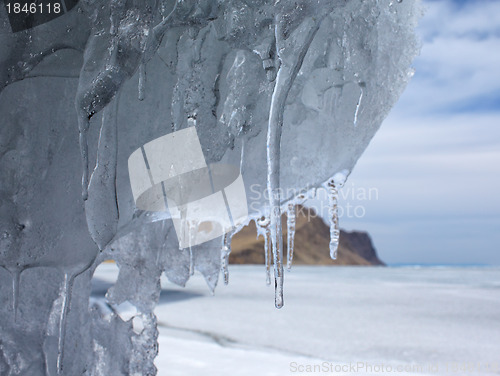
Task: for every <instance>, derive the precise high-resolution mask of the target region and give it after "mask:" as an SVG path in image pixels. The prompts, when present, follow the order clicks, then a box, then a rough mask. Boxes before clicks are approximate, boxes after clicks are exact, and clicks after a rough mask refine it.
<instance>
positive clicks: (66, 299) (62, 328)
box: [57, 273, 75, 375]
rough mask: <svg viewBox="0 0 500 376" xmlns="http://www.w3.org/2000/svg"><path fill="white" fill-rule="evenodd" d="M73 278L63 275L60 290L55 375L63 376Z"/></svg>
mask: <svg viewBox="0 0 500 376" xmlns="http://www.w3.org/2000/svg"><path fill="white" fill-rule="evenodd" d="M74 279H75V277H74V276H73V275H69V274H67V273H65V274H64V282H63V286H62V289H61V296H62V298H63V302H62V307H61V316H60V319H59V342H58V351H57V374H58V375H62V374H63V361H64V343H65V340H66V323H67V320H68V312H69V307H70V304H71V293H72V290H73V282H74Z"/></svg>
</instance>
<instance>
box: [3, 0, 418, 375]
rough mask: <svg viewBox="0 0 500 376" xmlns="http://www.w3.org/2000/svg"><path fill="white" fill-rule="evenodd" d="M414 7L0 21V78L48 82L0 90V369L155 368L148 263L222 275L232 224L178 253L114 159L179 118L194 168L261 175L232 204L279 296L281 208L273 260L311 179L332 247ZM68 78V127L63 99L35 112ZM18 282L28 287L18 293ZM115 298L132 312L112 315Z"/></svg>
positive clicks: (235, 4) (400, 63)
mask: <svg viewBox="0 0 500 376" xmlns="http://www.w3.org/2000/svg"><path fill="white" fill-rule="evenodd" d="M416 9H417V5H416V2H404V3H399V1H398V2H393V1H391V0H383V1H380V0H348V1H346V0H333V1H332V0H320V1H318V0H306V1H303V2H300V3H297V2H295V1H279V2H275V1H274V0H273V1H271V0H269V1H262V2H255V1H250V0H235V1H215V0H202V1H195V0H188V1H175V2H174V1H167V0H165V1H153V0H147V1H144V2H134V4H133V5H131V4H130V2H125V1H122V0H112V1H101V0H99V1H88V0H81V1H80V3H79V5H78V6H76V7H75V8H74V9H73V10H71V11H69V12H68V13H67V14H65V15H64V16H61V17H59V18H58V20H57V22H56V21H54V22H47V23H45V24H43V25H40V26H37V27H35V28H33V29H30V30H27V31H22V32H19V33H12V30H10V29H5V27H7V26H8V25H7V26H6V25H5V24H4V25H1V26H0V27H2V28H4V29H5V30H4V29H2V30H1V37H2V38H5V39H6V40H7V42H8V43H5V45H6V46H7V47H6V50H5V51H2V52H3V54H2V56H4V57H5V59H3V60H2V62H1V63H0V64H1V66H0V88H2V89H4V88H5V87H6V86H7V85H10V84H11V83H13V82H16V81H20V80H23V79H24V78H29V77H51V76H52V77H54V76H55V77H58V79H57V80H56V79H45V78H44V79H40V81H37V80H32V81H31V83H30V81H29V80H27V81H25V82H23V83H19V84H18V85H12V86H10V87H8V88H6V90H4V92H3V93H2V94H3V96H2V97H1V99H2V100H1V101H0V106H1V109H2V112H3V111H5V115H6V116H5V117H6V121H5V123H6V125H5V126H4V127H2V129H1V130H0V132H2V140H5V142H2V143H1V144H0V149H1V150H0V168H1V169H0V171H2V174H4V173H5V177H6V179H3V178H4V176H2V187H1V190H0V198H1V206H0V210H1V217H0V226H1V233H0V235H1V236H0V265H1V266H2V267H3V269H1V268H0V279H1V282H2V285H3V286H5V285H9V286H12V288H11V289H10V291H9V294H8V295H9V296H2V301H9V302H10V303H11V304H8V305H5V306H2V307H0V315H1V317H0V320H2V322H4V323H9V325H7V326H6V327H4V326H2V329H1V331H2V333H1V337H0V338H1V340H0V373H2V374H4V373H5V374H6V375H9V376H11V375H14V374H16V372H17V373H24V374H28V373H29V374H33V375H43V374H48V375H57V374H58V375H77V374H83V372H84V370H85V369H87V372H88V373H89V374H92V375H94V374H95V375H99V374H113V375H122V374H123V375H125V374H132V375H134V374H155V373H156V369H155V367H154V364H153V360H154V357H155V355H156V353H157V347H156V337H157V334H158V333H157V328H156V319H155V316H154V313H153V309H154V306H155V304H156V302H157V301H158V298H159V294H160V290H161V287H160V286H159V278H160V276H161V274H162V273H166V274H167V276H168V277H169V279H170V280H172V281H174V282H175V283H178V284H181V285H183V284H185V282H186V281H187V280H188V279H189V276H190V275H192V273H193V272H194V271H195V269H197V270H199V271H200V272H202V273H203V274H204V276H205V278H206V280H207V283H208V284H209V286H210V288H211V289H214V288H215V286H216V284H217V279H218V276H219V273H220V270H222V275H223V277H224V282H227V281H228V278H229V272H228V259H229V254H230V250H231V237H232V235H233V233H229V234H226V235H225V236H222V237H221V238H220V239H213V240H211V241H208V242H206V243H204V244H196V245H195V244H194V243H191V244H188V246H187V247H181V248H183V249H182V250H179V244H178V242H177V241H176V236H175V229H174V226H173V225H172V222H171V221H170V219H169V218H167V217H164V216H163V217H162V216H161V215H159V214H152V213H148V212H145V211H135V208H134V205H133V202H132V199H131V194H130V185H129V183H128V176H127V173H124V171H125V169H124V167H123V166H126V165H127V163H126V161H127V159H128V157H129V156H130V154H131V153H132V152H133V151H134V150H136V149H137V148H140V147H141V146H142V145H145V144H147V143H148V142H150V141H151V140H154V139H156V138H158V137H160V136H162V135H165V134H166V133H168V132H169V131H170V130H173V131H181V130H184V129H187V128H189V127H190V126H193V125H194V126H195V127H196V131H197V133H198V135H199V137H200V142H201V148H202V153H203V155H204V157H205V159H206V162H207V164H208V165H211V164H213V163H219V162H227V163H229V164H233V165H239V166H240V172H241V174H242V176H243V178H244V179H245V183H246V188H247V192H248V191H250V190H249V188H251V187H252V186H253V185H256V186H258V187H260V190H259V192H260V193H261V194H260V195H259V197H257V198H255V200H254V201H253V202H248V204H249V207H250V208H254V209H255V210H251V212H250V213H249V216H250V217H249V218H250V219H252V220H255V221H256V224H257V229H258V232H259V234H260V235H262V236H264V239H265V260H266V262H265V271H266V282H267V283H268V284H271V283H272V278H271V268H272V266H274V267H273V269H274V282H275V283H274V285H275V291H276V297H275V305H276V307H281V306H283V283H284V273H283V270H284V266H283V264H284V255H283V236H282V233H283V231H282V228H281V227H282V224H281V223H282V222H281V216H282V215H281V214H282V212H283V211H286V212H287V224H286V229H287V239H286V240H287V245H288V255H287V267H288V268H290V267H291V263H292V260H293V253H294V233H295V211H294V210H295V205H296V204H298V203H302V202H303V201H304V200H305V199H307V198H308V197H310V196H311V195H312V194H313V192H314V189H315V188H317V187H320V186H321V185H324V186H325V187H326V189H327V190H328V191H329V202H330V222H331V223H330V224H331V231H330V233H331V242H330V253H331V255H332V257H335V255H336V250H337V247H338V235H339V227H338V214H337V209H336V207H337V205H338V202H337V201H338V198H337V195H338V189H339V188H340V187H341V186H342V184H343V181H344V180H345V178H346V176H347V175H348V173H347V171H350V170H352V168H353V166H354V164H355V162H356V160H357V159H358V158H359V156H360V155H361V153H362V152H363V150H364V149H365V148H366V146H367V144H368V142H369V140H370V139H371V137H372V136H373V135H374V133H375V132H376V130H377V129H378V127H379V126H380V124H381V122H382V120H383V118H384V117H385V116H386V115H387V113H388V111H389V109H390V108H391V107H392V105H393V104H394V103H395V101H396V100H397V98H398V97H399V95H400V94H401V92H402V90H403V89H404V87H405V85H406V83H407V82H408V80H409V78H410V76H411V69H410V68H409V67H410V64H411V61H412V59H413V57H414V56H415V53H416V47H415V46H416V43H415V41H414V36H413V29H414V26H415V22H416V21H415V20H416V14H417V13H418V12H417V10H416ZM374 10H376V11H374ZM4 11H5V10H4V8H2V7H0V12H4ZM346 20H349V21H348V22H347V21H346ZM68 30H70V32H68ZM47 35H49V36H50V38H49V37H47ZM20 46H22V47H20ZM81 51H84V53H83V63H81V57H82V54H81ZM54 67H57V69H54ZM75 67H77V68H78V69H75ZM80 68H81V69H80ZM71 77H74V79H73V78H71ZM58 80H59V81H58ZM75 80H77V83H78V89H77V92H76V101H75V102H76V112H77V119H78V125H77V126H76V124H75V125H74V126H73V127H71V126H70V125H71V123H72V120H71V119H73V117H74V114H73V113H72V112H71V111H69V110H67V109H66V107H65V106H63V103H67V102H64V100H65V98H61V99H60V101H61V105H60V106H59V104H57V103H53V102H52V103H48V104H50V106H51V107H48V108H49V109H50V110H51V111H52V112H51V111H49V114H47V113H45V112H44V110H43V108H39V107H40V106H41V105H39V102H40V101H43V100H48V99H47V98H48V97H50V95H47V92H44V88H43V86H44V85H47V87H48V89H47V90H48V91H50V90H53V92H61V93H62V92H64V93H65V95H66V96H74V88H75ZM132 80H137V81H136V83H137V85H138V86H136V88H133V89H132V88H131V87H130V85H126V84H127V83H128V82H132ZM134 84H135V83H134ZM57 85H60V86H57ZM7 91H8V94H9V95H10V96H9V97H8V96H7V95H6V94H5V93H6V92H7ZM32 92H35V95H34V94H32ZM10 97H12V98H13V99H10ZM137 99H139V101H138V100H137ZM58 100H59V99H58ZM29 103H31V105H32V106H33V108H36V109H37V113H36V116H34V115H33V116H30V115H29V114H30V110H32V108H30V105H29ZM37 106H38V107H37ZM63 107H64V108H63ZM16 108H17V109H18V110H16ZM38 112H39V113H40V114H41V115H40V114H39V113H38ZM139 114H142V115H139ZM2 115H3V113H2ZM42 115H43V116H42ZM49 116H53V118H50V119H49V120H47V119H48V118H49ZM141 116H142V117H141ZM46 118H47V119H46ZM19 119H21V120H19ZM98 122H100V132H99V134H98V135H97V134H96V133H97V132H95V129H96V126H98V124H97V123H98ZM54 124H57V125H58V126H59V125H60V124H64V126H61V127H59V128H58V127H56V126H54ZM76 129H78V133H79V140H78V143H79V147H80V154H81V159H80V156H78V158H74V150H75V148H76V145H75V144H74V143H72V141H71V140H73V139H74V136H75V134H76V133H77V132H76ZM27 135H29V137H27ZM144 151H145V150H144ZM82 161H83V174H81V175H80V177H82V179H81V180H82V181H81V182H80V181H78V180H80V177H78V178H77V179H75V176H73V175H75V174H74V172H75V171H81V169H80V163H81V162H82ZM94 162H95V167H94V168H92V164H93V163H94ZM235 162H236V163H235ZM148 169H149V168H146V170H148ZM339 171H341V173H339ZM332 176H333V178H331V177H332ZM324 182H326V183H324ZM75 183H76V184H75ZM80 184H81V185H80ZM77 185H78V186H79V187H78V189H77ZM35 187H36V188H35ZM80 187H81V189H79V188H80ZM77 190H78V191H79V192H78V193H77V194H76V195H75V191H77ZM263 191H267V193H268V194H269V195H268V196H269V197H268V198H267V196H266V195H263V194H262V192H263ZM303 191H307V192H308V193H307V194H303V193H302V192H303ZM40 196H43V198H44V199H43V200H41V199H40ZM80 197H83V200H81V199H80ZM162 197H163V196H162ZM249 200H250V198H249ZM82 201H83V202H82ZM250 201H251V200H250ZM252 204H254V205H252ZM83 207H84V208H85V214H83ZM26 208H30V210H26ZM263 213H264V215H263ZM82 216H83V217H82ZM85 222H86V223H85ZM85 224H86V225H87V226H85ZM86 227H88V229H87V228H86ZM87 231H88V232H90V234H91V238H92V240H93V242H95V244H97V246H98V248H99V249H97V247H96V246H95V245H94V243H93V242H92V241H91V240H90V239H88V233H87ZM185 231H186V232H187V233H188V234H191V233H192V231H193V228H191V227H189V226H188V228H187V229H185V230H183V231H182V233H184V232H185ZM68 234H71V240H69V239H68V236H67V235H68ZM188 239H191V237H190V236H189V237H188ZM221 248H222V249H221ZM99 251H100V252H99ZM108 259H112V260H115V261H116V264H117V265H118V266H119V268H120V275H119V279H118V281H117V283H116V284H115V286H114V287H113V288H111V289H109V291H108V293H107V303H106V304H103V303H102V302H92V303H91V307H90V309H89V302H88V301H89V296H88V295H89V290H90V289H89V286H90V281H91V278H92V275H93V273H94V271H95V269H96V268H97V266H98V265H99V264H100V263H102V262H103V261H105V260H108ZM272 264H274V265H272ZM4 269H5V270H7V271H8V272H5V270H4ZM25 286H38V290H40V291H35V292H36V293H38V294H40V296H42V297H43V299H28V297H30V298H31V297H33V295H30V294H35V293H31V292H30V291H28V290H29V289H26V288H24V287H25ZM35 290H36V289H35ZM0 293H2V294H4V291H3V290H2V291H1V292H0ZM33 301H37V302H39V304H38V305H37V306H36V307H35V306H34V305H33V304H32V303H30V302H33ZM127 302H128V304H130V305H132V306H133V307H135V310H136V312H135V313H134V315H133V316H132V317H131V318H126V317H125V316H123V315H122V314H121V309H120V307H122V306H123V305H126V304H127ZM30 304H31V305H30ZM40 323H42V324H40ZM4 328H5V329H4ZM35 339H36V340H35ZM107 349H108V350H107ZM110 349H116V350H110ZM34 354H36V355H34ZM68 359H70V361H68ZM89 359H90V361H89ZM89 362H90V363H89ZM88 364H90V369H88V368H87V366H88Z"/></svg>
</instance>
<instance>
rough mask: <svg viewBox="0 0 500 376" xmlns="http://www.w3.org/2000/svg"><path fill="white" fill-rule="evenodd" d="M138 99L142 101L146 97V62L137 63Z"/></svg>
mask: <svg viewBox="0 0 500 376" xmlns="http://www.w3.org/2000/svg"><path fill="white" fill-rule="evenodd" d="M138 89H139V100H140V101H143V100H144V98H145V97H146V64H145V63H144V62H142V63H141V65H139V88H138Z"/></svg>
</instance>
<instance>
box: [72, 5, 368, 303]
mask: <svg viewBox="0 0 500 376" xmlns="http://www.w3.org/2000/svg"><path fill="white" fill-rule="evenodd" d="M178 3H179V2H178V1H177V2H176V4H175V6H174V9H173V10H172V12H171V14H170V15H169V16H168V17H167V18H166V19H165V20H164V21H163V22H162V24H161V25H158V26H156V27H155V28H154V32H155V36H156V38H157V39H158V41H161V38H162V36H163V34H164V33H165V32H166V30H167V29H168V24H169V22H170V21H171V19H172V17H174V15H175V14H176V10H177V5H178ZM335 6H336V5H335V4H333V3H329V2H325V4H324V10H325V11H324V12H321V14H320V13H318V14H317V15H316V16H317V17H313V18H312V19H313V20H314V26H313V27H311V28H309V29H308V30H307V32H306V33H305V35H304V40H303V41H302V43H300V44H297V45H295V44H294V43H291V42H290V41H289V40H287V38H286V37H285V36H284V35H285V34H284V31H283V30H281V28H283V27H284V26H283V25H280V23H279V22H278V23H277V25H276V35H277V38H276V52H277V55H278V59H279V60H280V63H281V64H280V67H279V69H278V72H277V75H276V78H275V80H274V93H273V96H272V100H271V106H270V112H269V121H268V127H267V189H268V192H269V193H270V194H269V196H270V198H269V210H270V214H269V215H268V216H264V217H263V218H261V219H259V220H257V221H256V223H257V228H258V229H259V230H258V231H259V233H260V234H261V235H263V236H264V238H265V244H266V247H265V248H266V250H265V253H266V257H265V258H266V271H267V282H268V283H269V284H270V280H271V278H270V269H271V266H270V265H271V259H272V260H273V263H274V280H275V290H276V293H275V305H276V307H277V308H281V307H282V306H283V277H284V275H283V244H282V243H283V241H282V234H283V231H282V228H281V214H282V211H281V203H282V197H281V193H280V183H279V182H280V157H281V138H282V126H283V119H284V112H285V104H286V100H287V98H288V94H289V93H290V90H291V88H292V86H293V84H294V82H295V79H296V77H297V75H298V73H299V71H300V68H301V66H302V63H303V61H304V58H305V56H306V54H307V52H308V50H309V47H310V45H311V43H312V41H313V39H314V37H315V36H316V33H317V31H318V29H319V26H320V24H321V21H322V20H323V19H324V18H325V17H326V15H328V14H329V13H331V12H332V11H333V9H334V7H335ZM318 9H322V7H319V8H318ZM302 17H305V15H302ZM112 19H113V17H112ZM141 32H143V31H141ZM281 34H283V36H281V37H279V36H280V35H281ZM138 35H140V32H138ZM155 47H156V48H157V47H158V43H157V45H156V46H155ZM116 48H117V46H116V45H112V46H111V48H110V49H109V52H110V53H109V62H110V64H108V69H106V71H105V72H101V74H99V76H98V77H97V78H96V79H95V80H94V81H93V82H92V84H91V85H90V87H89V88H86V89H85V90H83V91H81V92H80V95H79V98H80V99H77V107H78V108H79V113H80V116H79V130H80V149H81V150H80V151H81V155H82V161H83V178H82V196H83V199H84V200H85V201H86V211H87V215H89V213H90V212H91V211H92V207H96V206H97V207H99V206H102V205H104V203H103V202H101V201H100V200H101V199H99V197H102V198H105V197H106V196H107V197H116V187H115V186H114V181H115V178H116V148H117V140H116V119H112V115H111V114H116V108H114V109H113V108H112V107H113V106H109V105H107V104H106V103H100V102H99V101H98V100H97V99H96V98H98V97H99V90H102V89H103V87H105V86H106V85H102V82H104V81H106V80H109V79H110V77H114V76H116V79H118V78H120V80H123V81H122V82H121V84H123V82H125V81H126V78H125V77H121V76H123V74H120V69H116V68H117V67H118V66H119V64H118V62H117V61H116V53H115V50H116ZM291 57H293V58H291ZM113 67H114V68H113ZM138 71H139V88H138V98H139V100H144V99H145V84H146V68H145V64H144V61H141V62H140V63H139V64H138ZM120 80H119V81H120ZM119 89H120V85H118V87H116V88H115V90H116V91H115V93H114V94H115V97H119ZM111 97H113V96H111ZM89 98H94V99H93V100H92V101H91V103H92V104H91V105H89V104H88V103H87V102H88V99H89ZM360 101H361V98H360ZM117 102H118V99H115V107H116V103H117ZM359 105H360V103H358V107H359ZM99 107H102V109H104V115H103V122H102V130H101V137H102V138H101V139H100V142H99V143H100V150H99V151H98V157H97V158H98V160H100V159H101V158H103V159H104V160H107V161H108V162H109V163H110V165H112V166H113V168H112V169H111V172H112V173H111V174H108V175H109V176H108V179H105V181H102V182H101V185H103V186H104V190H106V191H107V193H109V195H105V194H102V193H103V192H99V194H98V195H96V194H92V192H91V191H92V190H93V181H92V178H91V176H90V174H89V158H88V140H87V137H88V136H87V133H88V129H89V126H90V118H91V117H92V115H93V114H95V113H96V112H97V111H98V110H99ZM107 118H109V119H107ZM356 118H357V111H356V116H355V119H354V126H356V122H357V119H356ZM113 120H114V121H113ZM105 128H109V129H107V130H106V129H105ZM106 137H107V139H106ZM101 144H102V147H101ZM98 169H99V163H97V164H96V170H95V171H94V172H97V173H100V171H97V170H98ZM341 180H342V181H340V182H338V181H336V179H334V178H332V179H331V180H330V181H329V182H327V183H326V184H325V188H326V189H327V190H328V192H329V201H330V213H329V216H330V226H331V230H330V235H331V240H330V254H331V257H332V258H333V259H335V258H336V254H337V248H338V243H339V227H338V214H337V188H338V186H339V185H342V184H343V180H345V178H343V179H341ZM94 185H98V184H94ZM95 189H98V190H101V189H102V188H95ZM89 193H90V194H89ZM91 196H93V197H94V198H93V199H91ZM305 198H306V197H305V196H304V197H299V198H298V199H297V200H299V201H300V200H304V199H305ZM92 201H94V202H92ZM294 205H295V202H292V203H289V204H288V210H287V212H288V225H287V227H288V259H287V266H288V268H289V269H290V267H291V264H292V259H293V248H294V244H293V243H294V232H295V214H294V213H293V212H294V207H295V206H294ZM112 211H113V213H112V215H111V216H109V217H108V219H107V221H108V223H106V226H104V229H103V228H102V226H100V224H97V223H95V221H91V226H90V227H91V228H89V229H90V231H91V233H92V235H93V238H94V241H96V243H97V244H98V245H99V247H100V248H101V249H102V248H104V246H105V244H107V243H108V242H109V241H110V240H111V239H112V238H113V236H114V234H115V233H116V228H117V224H118V208H117V207H113V208H112ZM109 221H111V222H113V223H109ZM92 227H98V228H92ZM222 238H223V245H222V273H223V276H224V281H225V283H228V278H229V273H228V263H229V261H228V259H229V254H230V251H231V246H230V243H231V235H226V236H223V237H222ZM190 254H191V262H190V272H191V273H194V260H193V255H192V252H190ZM271 255H272V257H271Z"/></svg>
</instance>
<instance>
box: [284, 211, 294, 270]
mask: <svg viewBox="0 0 500 376" xmlns="http://www.w3.org/2000/svg"><path fill="white" fill-rule="evenodd" d="M295 222H296V218H295V204H294V203H292V202H290V203H288V210H287V220H286V224H287V239H288V243H287V245H288V256H287V269H288V270H291V269H292V262H293V247H294V241H295Z"/></svg>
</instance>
